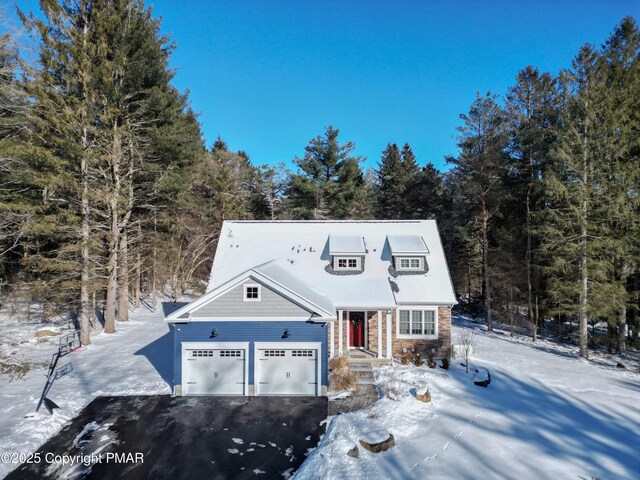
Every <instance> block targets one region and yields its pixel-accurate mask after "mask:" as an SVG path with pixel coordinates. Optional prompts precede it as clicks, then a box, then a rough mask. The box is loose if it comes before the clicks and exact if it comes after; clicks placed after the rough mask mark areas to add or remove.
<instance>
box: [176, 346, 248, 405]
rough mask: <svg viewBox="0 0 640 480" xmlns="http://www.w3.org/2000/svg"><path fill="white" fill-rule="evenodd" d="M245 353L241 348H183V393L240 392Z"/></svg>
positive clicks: (223, 393) (243, 375) (242, 388)
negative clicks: (184, 349)
mask: <svg viewBox="0 0 640 480" xmlns="http://www.w3.org/2000/svg"><path fill="white" fill-rule="evenodd" d="M245 356H246V355H245V350H244V349H241V348H225V349H213V348H193V349H192V348H187V349H186V351H185V354H184V356H183V358H184V360H185V365H184V366H183V368H184V370H183V371H184V377H185V378H184V380H183V384H184V394H185V395H244V393H245V361H246V358H245Z"/></svg>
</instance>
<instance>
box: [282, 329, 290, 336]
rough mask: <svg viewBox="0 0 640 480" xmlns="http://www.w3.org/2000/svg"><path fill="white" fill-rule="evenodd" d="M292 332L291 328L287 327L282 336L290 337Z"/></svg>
mask: <svg viewBox="0 0 640 480" xmlns="http://www.w3.org/2000/svg"><path fill="white" fill-rule="evenodd" d="M290 336H291V334H290V333H289V329H288V328H285V329H284V333H283V334H282V338H289V337H290Z"/></svg>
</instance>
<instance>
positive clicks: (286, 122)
mask: <svg viewBox="0 0 640 480" xmlns="http://www.w3.org/2000/svg"><path fill="white" fill-rule="evenodd" d="M19 3H20V5H21V7H22V8H24V9H29V8H30V7H31V8H37V2H36V1H34V0H21V1H20V2H19ZM147 4H150V5H152V6H153V8H154V12H155V14H156V15H159V16H161V17H162V18H163V31H164V32H165V33H168V34H170V35H171V37H172V38H173V40H174V41H175V42H176V44H177V50H176V51H175V53H174V54H173V56H172V59H171V65H172V66H173V67H174V68H176V69H177V74H176V77H175V80H174V83H175V85H176V86H177V87H178V88H179V89H181V90H185V89H187V88H188V89H189V90H190V91H191V97H190V98H191V102H192V106H193V108H194V110H195V111H197V112H199V113H200V121H201V123H202V129H203V132H204V136H205V139H206V141H207V144H210V143H212V142H213V140H215V138H216V137H217V135H218V134H219V135H221V136H222V138H224V139H225V140H226V141H227V143H228V144H229V146H230V148H232V149H242V150H245V151H246V152H247V153H248V154H249V156H250V157H251V159H252V160H253V162H254V163H256V164H263V163H271V164H274V163H279V162H285V163H288V162H290V161H291V159H292V158H293V157H295V156H302V155H303V154H304V147H305V146H306V145H307V143H308V141H309V139H311V138H312V137H315V136H316V135H318V134H321V133H322V132H323V131H324V127H325V126H326V125H329V124H332V125H333V126H334V127H337V128H339V129H340V136H341V139H342V140H343V141H346V140H351V141H353V142H355V143H356V152H357V153H358V154H360V155H362V156H364V157H367V158H368V161H367V162H366V163H365V165H366V166H375V165H376V164H377V162H378V161H379V159H380V152H381V151H382V150H383V149H384V147H385V145H386V144H387V143H388V142H396V143H404V142H409V143H410V144H411V146H412V147H413V149H414V151H415V153H416V155H417V157H418V160H419V162H420V163H422V164H424V163H426V162H427V161H431V162H432V163H434V164H435V165H436V166H437V167H439V168H443V167H444V160H443V157H444V155H448V154H455V153H456V146H455V136H456V126H458V125H459V124H460V120H459V115H460V113H464V112H466V111H467V110H468V108H469V105H470V104H471V102H472V101H473V98H474V96H475V92H476V91H481V92H486V91H487V90H489V89H490V90H491V91H492V92H494V93H498V94H503V93H505V92H506V89H507V88H508V86H510V85H511V84H512V83H513V79H514V77H515V75H516V73H517V72H518V70H520V69H521V68H523V67H525V66H526V65H528V64H533V65H536V66H538V67H540V69H541V70H545V71H550V72H552V73H557V71H558V70H559V69H560V68H565V67H569V66H570V62H571V59H572V58H573V56H574V55H575V54H576V53H577V50H578V48H579V47H580V46H581V45H583V44H584V43H585V42H591V43H593V44H596V45H600V44H601V43H602V42H603V41H604V40H605V39H606V38H607V36H608V35H609V34H610V33H611V32H612V30H613V28H614V27H615V25H616V24H617V23H618V22H619V21H620V20H621V19H622V18H623V17H624V16H625V15H632V16H634V17H635V18H636V19H640V0H604V1H589V0H580V1H568V0H555V1H537V0H527V1H525V0H510V1H481V0H467V1H390V0H389V1H384V2H383V1H372V0H369V1H355V0H354V1H347V0H342V1H293V0H291V1H286V2H285V1H274V0H270V1H264V0H263V1H248V0H243V1H240V0H235V1H211V0H182V1H177V0H156V1H150V0H148V1H147Z"/></svg>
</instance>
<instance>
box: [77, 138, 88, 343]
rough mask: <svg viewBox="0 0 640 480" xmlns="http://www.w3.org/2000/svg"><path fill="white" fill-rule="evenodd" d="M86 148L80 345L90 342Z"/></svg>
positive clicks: (82, 172) (82, 173)
mask: <svg viewBox="0 0 640 480" xmlns="http://www.w3.org/2000/svg"><path fill="white" fill-rule="evenodd" d="M82 137H83V138H82V142H83V144H85V145H86V144H87V140H88V139H87V130H86V128H85V129H84V130H83V135H82ZM86 154H87V152H86V149H85V151H84V152H83V155H82V159H81V160H80V177H81V183H82V194H81V199H80V209H81V217H82V226H81V229H80V237H81V242H82V246H81V251H80V257H81V263H82V266H81V272H80V311H79V312H78V322H79V323H80V342H81V343H82V345H89V344H90V343H91V324H90V315H89V310H90V308H91V305H90V303H89V273H90V268H91V264H90V262H91V258H90V252H89V240H90V235H91V232H90V229H89V215H90V212H89V175H88V165H87V158H86Z"/></svg>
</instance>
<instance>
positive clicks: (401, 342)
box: [327, 307, 451, 359]
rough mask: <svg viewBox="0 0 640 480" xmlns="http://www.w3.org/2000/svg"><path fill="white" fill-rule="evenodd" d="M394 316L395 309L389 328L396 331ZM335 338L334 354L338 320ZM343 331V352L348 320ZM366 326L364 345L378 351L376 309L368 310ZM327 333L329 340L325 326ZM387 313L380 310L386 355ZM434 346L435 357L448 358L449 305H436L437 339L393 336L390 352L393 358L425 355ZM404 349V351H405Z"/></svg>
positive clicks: (395, 314)
mask: <svg viewBox="0 0 640 480" xmlns="http://www.w3.org/2000/svg"><path fill="white" fill-rule="evenodd" d="M344 315H345V318H346V316H347V312H345V314H344ZM396 317H397V310H394V312H393V315H392V317H391V328H392V332H394V333H395V332H396ZM334 327H335V339H334V348H335V354H336V355H338V344H339V343H338V342H339V337H338V322H337V321H336V323H335V325H334ZM344 327H345V328H343V331H342V341H343V343H342V345H343V346H344V349H345V350H344V352H345V353H346V345H347V343H346V340H347V331H346V329H347V328H348V322H347V321H345V323H344ZM367 327H368V329H369V330H368V338H367V345H366V346H365V347H366V348H367V349H368V350H370V351H372V352H377V351H378V312H377V311H376V310H370V311H369V314H368V315H367ZM327 335H328V339H329V341H331V336H330V333H329V329H328V328H327ZM386 339H387V314H386V311H385V310H383V311H382V352H383V353H384V355H385V356H386V353H387V352H386V348H387V342H386ZM432 348H435V349H436V353H435V357H436V358H444V357H447V358H450V357H451V308H449V307H438V339H437V340H410V339H397V338H395V335H394V338H393V341H392V352H393V356H394V358H397V359H399V358H400V357H402V355H404V354H405V353H408V354H411V353H421V354H422V355H423V356H425V357H426V356H427V355H429V354H430V353H431V349H432ZM405 349H406V352H405Z"/></svg>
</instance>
